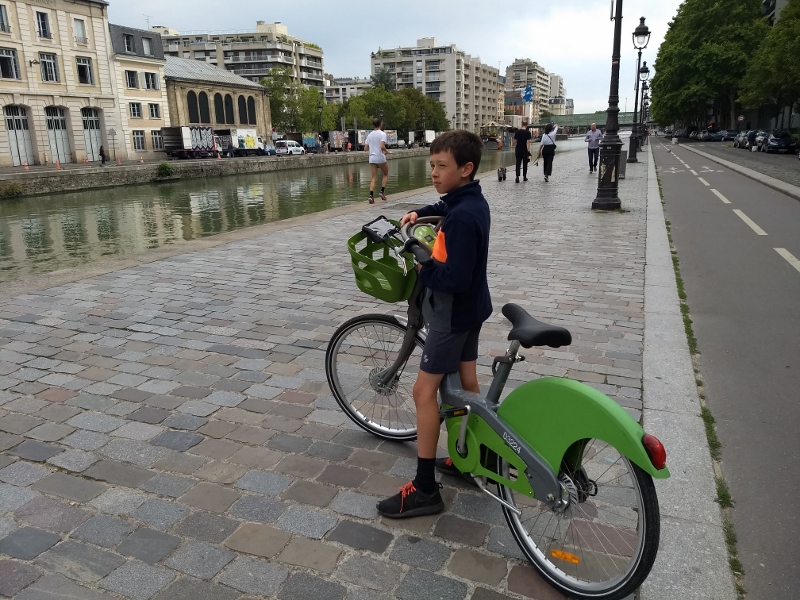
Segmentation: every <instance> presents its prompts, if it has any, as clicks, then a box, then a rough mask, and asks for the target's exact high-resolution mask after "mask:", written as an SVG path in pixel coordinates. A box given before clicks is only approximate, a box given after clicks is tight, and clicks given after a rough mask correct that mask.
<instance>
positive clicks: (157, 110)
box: [147, 104, 161, 119]
mask: <svg viewBox="0 0 800 600" xmlns="http://www.w3.org/2000/svg"><path fill="white" fill-rule="evenodd" d="M147 106H148V108H149V109H150V118H151V119H160V118H161V105H160V104H148V105H147Z"/></svg>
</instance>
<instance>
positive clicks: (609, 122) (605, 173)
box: [592, 0, 622, 210]
mask: <svg viewBox="0 0 800 600" xmlns="http://www.w3.org/2000/svg"><path fill="white" fill-rule="evenodd" d="M616 1H617V9H616V12H615V14H614V17H613V19H614V50H613V53H612V55H611V89H610V91H609V95H608V110H607V111H606V114H607V115H608V116H607V117H606V133H605V135H604V136H603V140H602V141H601V142H600V169H599V170H598V173H599V178H598V182H597V197H596V198H595V199H594V202H592V208H596V209H600V210H615V209H618V208H620V207H621V206H622V203H621V202H620V199H619V195H618V194H617V189H618V187H619V158H620V150H621V149H622V141H621V140H620V139H619V135H618V132H619V59H620V41H621V37H622V0H616Z"/></svg>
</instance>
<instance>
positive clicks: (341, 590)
mask: <svg viewBox="0 0 800 600" xmlns="http://www.w3.org/2000/svg"><path fill="white" fill-rule="evenodd" d="M346 593H347V588H345V587H344V586H343V585H339V584H338V583H334V582H332V581H329V580H328V579H323V578H322V577H317V576H316V575H311V574H310V573H302V572H300V573H293V574H292V575H291V576H290V577H289V579H287V580H286V583H285V584H284V585H283V588H281V592H280V594H278V598H279V600H319V599H320V598H325V600H343V599H344V597H345V594H346ZM420 598H426V596H420Z"/></svg>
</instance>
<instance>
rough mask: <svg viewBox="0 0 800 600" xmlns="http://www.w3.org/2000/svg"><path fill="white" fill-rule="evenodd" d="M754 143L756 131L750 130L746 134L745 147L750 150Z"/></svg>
mask: <svg viewBox="0 0 800 600" xmlns="http://www.w3.org/2000/svg"><path fill="white" fill-rule="evenodd" d="M755 143H756V130H755V129H751V130H750V131H748V132H747V147H748V148H752V147H753V146H754V145H755Z"/></svg>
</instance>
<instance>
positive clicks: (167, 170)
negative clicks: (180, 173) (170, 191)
mask: <svg viewBox="0 0 800 600" xmlns="http://www.w3.org/2000/svg"><path fill="white" fill-rule="evenodd" d="M172 173H173V169H172V165H171V164H169V163H168V162H166V161H164V162H162V163H161V164H159V165H158V176H159V177H169V176H170V175H172Z"/></svg>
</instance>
